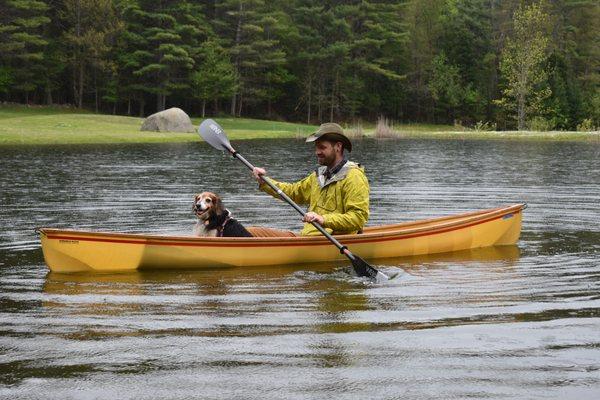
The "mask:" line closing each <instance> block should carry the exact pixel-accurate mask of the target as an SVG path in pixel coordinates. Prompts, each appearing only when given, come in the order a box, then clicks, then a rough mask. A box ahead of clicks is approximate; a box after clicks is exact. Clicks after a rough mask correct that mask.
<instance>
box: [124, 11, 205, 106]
mask: <svg viewBox="0 0 600 400" xmlns="http://www.w3.org/2000/svg"><path fill="white" fill-rule="evenodd" d="M201 11H202V7H201V6H200V5H198V4H197V3H195V2H192V1H186V0H177V1H170V2H161V1H159V2H157V1H153V0H137V1H134V2H132V4H129V5H127V6H126V7H125V10H124V17H125V20H126V27H127V29H126V32H125V34H124V36H123V38H122V44H121V46H122V51H121V52H120V54H121V56H120V63H121V64H122V66H123V68H125V69H126V70H129V71H131V76H132V79H131V82H129V83H128V88H129V89H130V90H132V91H135V92H143V93H148V94H152V95H155V96H156V109H157V110H159V111H160V110H164V109H165V107H166V99H167V96H170V95H172V94H173V93H175V92H181V93H183V92H184V91H185V90H187V89H189V76H190V73H191V72H192V70H193V68H194V65H195V64H196V62H198V60H199V57H200V54H199V47H200V44H201V43H202V41H204V40H205V39H206V38H207V37H209V36H210V35H211V30H210V28H209V25H208V23H207V22H206V20H205V18H204V15H203V14H202V12H201ZM143 109H144V99H143V97H141V104H140V114H143Z"/></svg>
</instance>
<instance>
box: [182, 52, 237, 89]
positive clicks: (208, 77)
mask: <svg viewBox="0 0 600 400" xmlns="http://www.w3.org/2000/svg"><path fill="white" fill-rule="evenodd" d="M200 52H201V54H202V58H203V61H202V63H201V64H200V65H198V69H197V70H196V71H194V72H193V73H192V75H191V87H192V95H193V96H194V97H195V98H197V99H200V100H204V101H207V100H219V99H224V98H228V97H230V96H232V95H233V94H234V93H235V91H236V90H237V75H236V72H235V69H234V67H233V65H232V64H231V61H230V60H229V57H228V55H227V54H226V52H225V50H224V49H223V48H222V47H221V46H220V45H219V44H218V43H217V42H215V41H207V42H204V44H203V45H202V47H201V51H200Z"/></svg>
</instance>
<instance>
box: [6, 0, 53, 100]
mask: <svg viewBox="0 0 600 400" xmlns="http://www.w3.org/2000/svg"><path fill="white" fill-rule="evenodd" d="M5 3H6V5H5V7H3V9H2V12H1V13H0V70H1V71H2V72H0V75H2V76H3V77H2V78H0V80H2V81H3V83H0V90H1V88H2V87H3V86H4V91H7V90H8V86H10V87H12V88H14V89H16V90H18V91H20V92H23V93H25V102H26V103H28V102H29V93H30V92H32V91H33V90H35V89H36V88H37V87H38V86H40V85H41V83H40V81H39V79H38V77H39V75H40V73H41V72H42V71H43V60H44V48H45V47H46V45H47V44H48V41H47V39H46V38H45V37H44V36H43V30H44V27H45V26H46V25H47V24H48V23H49V22H50V19H49V18H48V17H47V16H46V13H47V11H48V5H47V4H46V3H45V2H44V1H38V0H6V1H5Z"/></svg>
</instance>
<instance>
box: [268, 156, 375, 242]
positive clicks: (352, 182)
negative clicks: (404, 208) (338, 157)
mask: <svg viewBox="0 0 600 400" xmlns="http://www.w3.org/2000/svg"><path fill="white" fill-rule="evenodd" d="M326 171H327V167H325V166H321V167H319V168H318V169H317V170H316V171H315V172H314V173H311V174H310V175H308V176H307V177H306V178H304V179H302V180H301V181H298V182H295V183H285V182H277V181H275V180H273V179H271V181H272V182H273V183H274V184H275V185H276V186H277V187H278V188H279V189H281V191H283V192H284V193H285V194H287V195H288V196H289V197H290V198H291V199H292V200H294V201H295V202H296V203H298V204H308V211H313V212H315V213H317V214H319V215H322V216H323V217H324V218H325V222H324V223H323V228H325V229H326V230H327V231H328V232H329V233H331V234H334V235H343V234H351V233H357V232H359V231H362V229H363V227H364V225H365V223H366V222H367V220H368V219H369V181H368V180H367V176H366V175H365V172H364V168H363V167H362V166H361V165H360V164H356V163H354V162H352V161H348V162H346V164H344V166H343V167H342V168H341V169H340V170H339V171H338V172H337V173H335V174H334V175H333V176H331V177H329V178H327V177H326V175H325V172H326ZM260 190H262V191H264V192H266V193H269V194H270V195H271V196H273V197H275V198H279V196H278V195H277V193H276V192H275V191H273V190H272V189H271V188H270V187H269V186H268V185H267V184H266V183H263V184H261V185H260ZM300 234H301V235H302V236H308V235H320V234H321V233H320V232H319V231H318V230H317V229H316V228H315V227H314V226H313V225H312V224H310V223H305V224H304V228H303V229H302V231H301V232H300Z"/></svg>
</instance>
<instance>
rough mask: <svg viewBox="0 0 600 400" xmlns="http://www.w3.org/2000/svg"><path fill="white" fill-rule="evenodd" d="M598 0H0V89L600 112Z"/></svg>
mask: <svg viewBox="0 0 600 400" xmlns="http://www.w3.org/2000/svg"><path fill="white" fill-rule="evenodd" d="M599 43H600V2H598V1H597V0H542V1H539V0H538V1H523V0H418V1H417V0H412V1H411V0H401V1H392V0H363V1H359V0H347V1H337V0H326V1H314V0H285V1H282V0H271V1H264V0H212V1H193V0H169V1H167V0H54V1H53V0H48V1H43V0H0V102H10V103H24V104H30V105H38V104H39V105H51V104H68V105H71V106H72V107H76V108H86V109H89V110H93V111H96V112H101V113H113V114H121V115H138V116H145V115H148V114H151V113H153V112H156V111H159V110H163V109H165V108H168V107H180V108H182V109H184V110H186V111H187V112H188V113H189V114H193V115H196V116H205V115H211V116H221V115H231V116H236V117H252V118H263V119H271V120H282V121H296V122H306V123H321V122H326V121H348V122H350V121H354V122H355V121H362V120H367V121H372V120H375V119H377V118H379V117H385V118H389V119H390V120H392V121H399V122H421V123H434V124H442V123H443V124H455V125H461V126H466V127H477V128H479V129H487V130H514V129H518V130H525V129H530V130H594V129H598V126H600V90H599V87H600V45H599Z"/></svg>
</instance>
